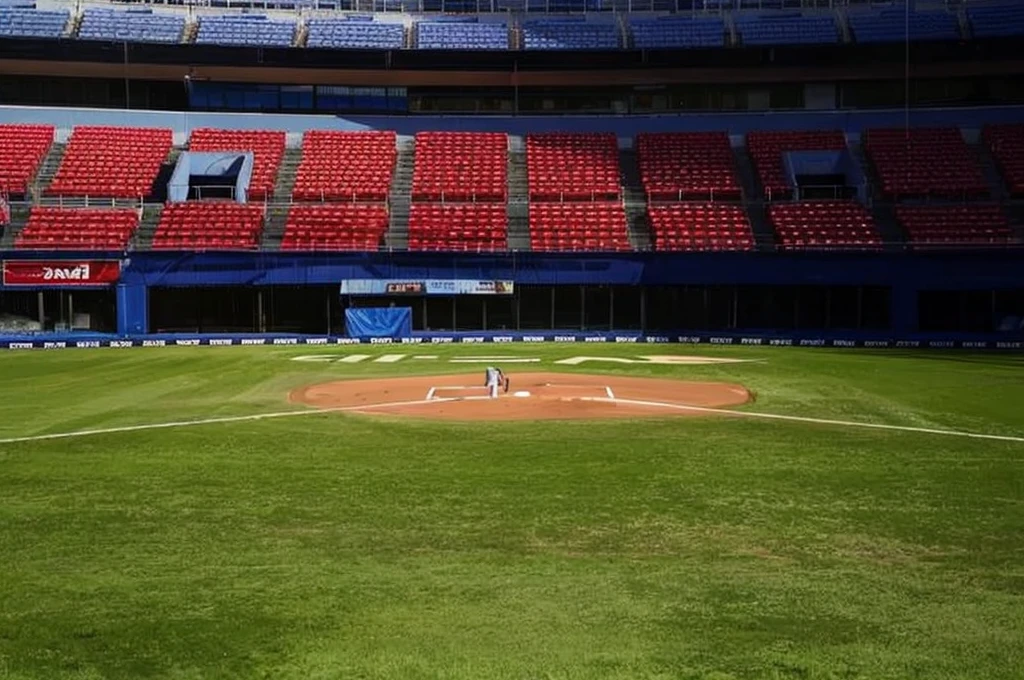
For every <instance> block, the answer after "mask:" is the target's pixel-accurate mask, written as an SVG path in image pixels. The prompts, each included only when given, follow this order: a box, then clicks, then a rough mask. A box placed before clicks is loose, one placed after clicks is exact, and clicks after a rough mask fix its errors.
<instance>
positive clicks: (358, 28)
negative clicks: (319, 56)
mask: <svg viewBox="0 0 1024 680" xmlns="http://www.w3.org/2000/svg"><path fill="white" fill-rule="evenodd" d="M307 26H308V27H309V36H308V37H307V38H306V46H307V47H323V48H332V47H335V48H349V49H382V50H400V49H402V47H404V46H405V26H403V25H402V24H400V23H393V22H383V21H380V22H378V21H361V20H357V19H332V18H313V19H310V20H309V22H308V23H307Z"/></svg>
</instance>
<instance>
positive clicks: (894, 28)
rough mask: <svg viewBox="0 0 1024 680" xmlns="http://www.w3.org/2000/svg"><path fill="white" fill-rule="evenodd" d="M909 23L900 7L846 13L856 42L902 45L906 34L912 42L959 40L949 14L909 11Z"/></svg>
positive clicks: (956, 24) (955, 26) (958, 27)
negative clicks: (879, 10) (897, 43)
mask: <svg viewBox="0 0 1024 680" xmlns="http://www.w3.org/2000/svg"><path fill="white" fill-rule="evenodd" d="M909 16H910V20H909V22H908V21H907V20H906V19H907V15H906V12H905V10H904V9H903V8H902V7H901V8H899V9H886V10H882V11H881V12H868V11H853V10H851V11H850V13H849V24H850V29H851V31H852V32H853V37H854V39H855V40H856V41H857V42H859V43H885V42H902V41H903V40H904V39H905V38H906V35H907V33H908V31H909V33H910V39H911V40H959V39H960V25H959V21H958V20H957V17H956V15H955V14H952V13H950V12H944V11H940V12H911V13H910V15H909ZM908 26H909V29H908Z"/></svg>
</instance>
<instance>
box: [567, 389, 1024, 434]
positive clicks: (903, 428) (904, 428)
mask: <svg viewBox="0 0 1024 680" xmlns="http://www.w3.org/2000/svg"><path fill="white" fill-rule="evenodd" d="M581 399H582V400H583V401H603V402H607V403H613V404H628V405H631V406H651V407H654V408H667V409H677V410H680V411H693V412H696V413H715V414H717V415H723V416H733V417H736V418H761V419H764V420H784V421H789V422H795V423H812V424H814V425H837V426H840V427H863V428H868V429H872V430H894V431H898V432H919V433H921V434H936V435H944V436H947V437H967V438H970V439H990V440H995V441H1001V442H1024V437H1011V436H1009V435H1000V434H982V433H979V432H963V431H960V430H940V429H934V428H930V427H913V426H910V425H883V424H881V423H864V422H858V421H855V420H833V419H831V418H809V417H806V416H787V415H782V414H778V413H761V412H758V411H730V410H728V409H722V408H710V407H707V406H689V405H687V404H671V403H668V402H663V401H644V400H641V399H621V398H619V399H607V398H604V397H582V398H581Z"/></svg>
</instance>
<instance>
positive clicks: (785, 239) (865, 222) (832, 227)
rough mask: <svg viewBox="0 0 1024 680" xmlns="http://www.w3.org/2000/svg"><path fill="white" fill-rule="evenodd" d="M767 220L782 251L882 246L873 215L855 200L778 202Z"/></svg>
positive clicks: (873, 247) (868, 248)
mask: <svg viewBox="0 0 1024 680" xmlns="http://www.w3.org/2000/svg"><path fill="white" fill-rule="evenodd" d="M768 220H769V222H771V225H772V227H773V228H774V229H775V233H776V234H777V236H778V240H779V248H781V249H783V250H800V249H831V248H857V249H861V250H875V249H880V248H881V247H882V237H881V234H880V233H879V232H878V229H877V228H876V227H875V223H874V220H873V219H872V218H871V214H870V213H868V211H867V209H866V208H864V206H862V205H861V204H860V203H857V202H856V201H806V202H797V203H775V204H772V205H771V206H769V208H768Z"/></svg>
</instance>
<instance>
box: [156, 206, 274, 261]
mask: <svg viewBox="0 0 1024 680" xmlns="http://www.w3.org/2000/svg"><path fill="white" fill-rule="evenodd" d="M262 229H263V208H262V206H258V205H249V204H245V203H235V202H233V201H189V202H183V203H168V204H167V205H166V206H164V210H163V213H162V214H161V215H160V224H158V225H157V228H156V232H155V233H154V234H153V246H152V247H153V249H155V250H253V249H255V248H256V247H257V246H258V245H259V239H260V232H261V231H262Z"/></svg>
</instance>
